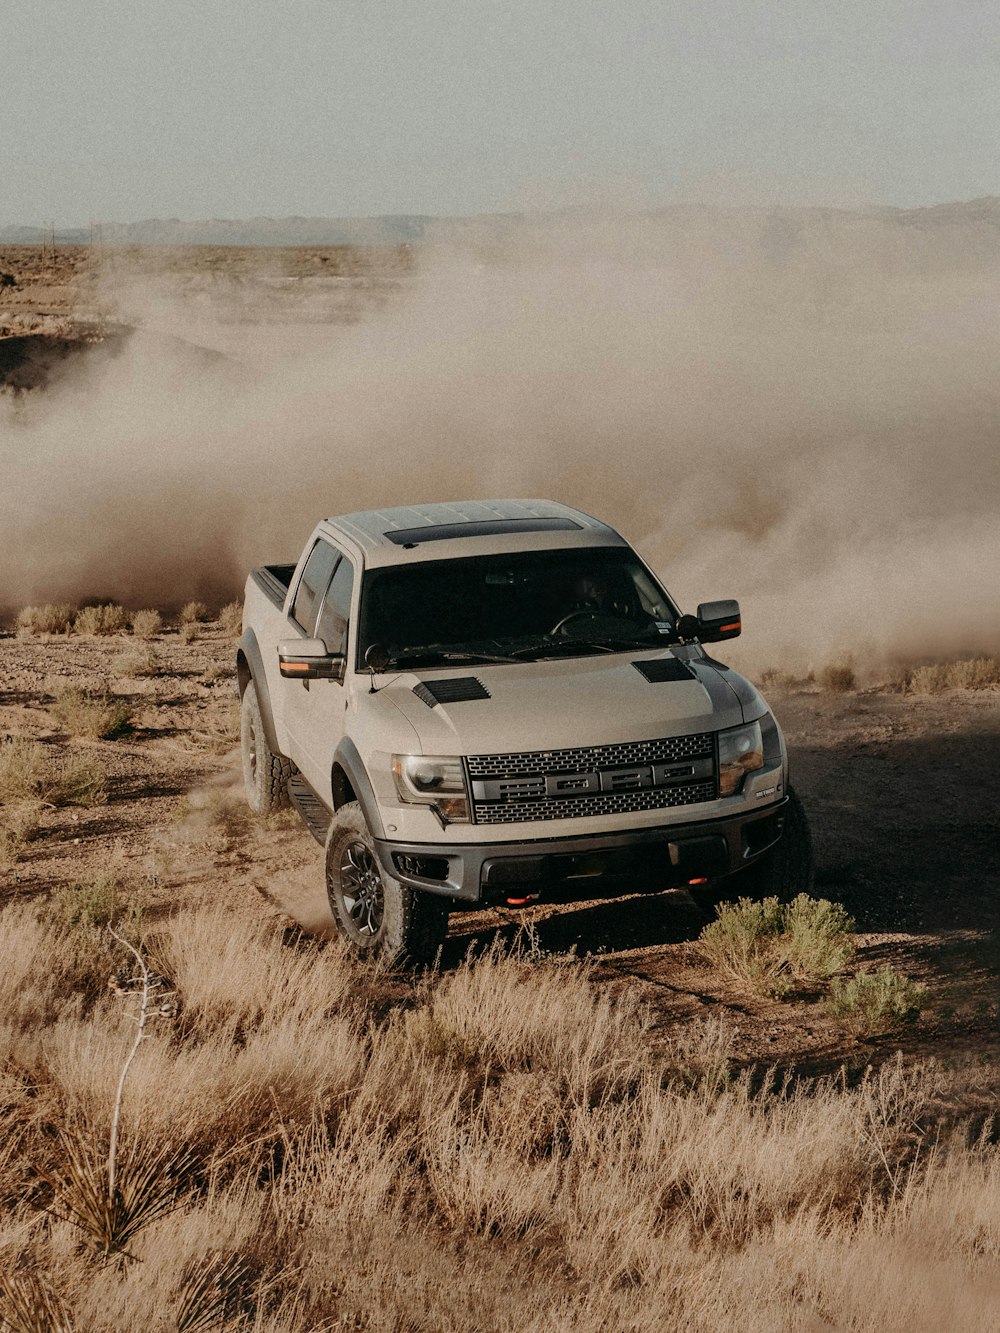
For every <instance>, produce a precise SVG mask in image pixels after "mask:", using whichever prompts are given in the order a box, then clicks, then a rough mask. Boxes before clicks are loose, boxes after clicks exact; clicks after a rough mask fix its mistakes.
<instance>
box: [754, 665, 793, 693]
mask: <svg viewBox="0 0 1000 1333" xmlns="http://www.w3.org/2000/svg"><path fill="white" fill-rule="evenodd" d="M760 683H761V684H762V685H763V686H764V688H765V689H775V690H792V689H794V688H795V686H796V685H797V684H798V683H799V682H798V678H797V677H796V676H793V675H792V673H791V672H790V671H782V670H781V668H780V667H768V668H767V670H766V671H762V672H761V673H760Z"/></svg>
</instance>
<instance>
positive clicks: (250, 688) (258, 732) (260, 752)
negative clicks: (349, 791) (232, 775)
mask: <svg viewBox="0 0 1000 1333" xmlns="http://www.w3.org/2000/svg"><path fill="white" fill-rule="evenodd" d="M240 751H241V753H242V756H243V785H244V787H245V789H246V795H247V805H249V807H250V809H251V810H252V811H253V812H254V814H255V815H269V814H271V813H272V811H274V810H283V809H284V808H285V807H286V806H287V805H289V804H290V800H289V796H288V779H289V778H290V777H291V776H292V775H293V774H294V772H295V765H294V764H293V763H292V761H291V760H290V759H286V758H285V756H284V755H281V754H275V753H274V751H273V750H272V749H271V747H270V746H269V745H268V743H267V736H266V735H265V734H264V719H263V718H262V717H261V712H260V703H259V701H258V699H257V691H256V689H255V688H254V683H253V681H252V680H251V681H250V682H249V684H248V685H247V687H246V689H245V690H244V691H243V698H242V699H241V700H240Z"/></svg>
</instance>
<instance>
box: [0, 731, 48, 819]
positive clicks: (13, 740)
mask: <svg viewBox="0 0 1000 1333" xmlns="http://www.w3.org/2000/svg"><path fill="white" fill-rule="evenodd" d="M44 769H45V747H44V745H40V744H39V742H38V741H32V740H29V739H28V738H27V736H7V737H6V738H5V739H4V740H2V741H0V804H6V803H7V802H9V801H23V800H25V799H27V798H28V797H31V796H34V795H35V793H36V792H37V791H38V787H39V785H40V783H41V780H42V773H43V772H44Z"/></svg>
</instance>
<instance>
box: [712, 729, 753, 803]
mask: <svg viewBox="0 0 1000 1333" xmlns="http://www.w3.org/2000/svg"><path fill="white" fill-rule="evenodd" d="M763 767H764V742H763V741H762V740H761V735H760V723H759V722H747V723H746V724H745V725H744V726H742V727H730V729H729V730H728V731H720V732H719V794H720V795H721V796H732V794H733V793H734V792H737V791H739V789H740V787H741V786H742V785H743V779H744V777H746V775H747V773H753V772H755V771H756V770H757V769H758V768H763Z"/></svg>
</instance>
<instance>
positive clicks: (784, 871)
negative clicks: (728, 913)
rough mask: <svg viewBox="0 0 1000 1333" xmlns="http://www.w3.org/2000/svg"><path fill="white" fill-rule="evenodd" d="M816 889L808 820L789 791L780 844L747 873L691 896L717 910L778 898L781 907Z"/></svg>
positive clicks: (744, 872) (704, 905)
mask: <svg viewBox="0 0 1000 1333" xmlns="http://www.w3.org/2000/svg"><path fill="white" fill-rule="evenodd" d="M814 886H815V866H814V864H813V849H812V834H811V833H810V832H809V820H808V818H807V817H806V812H805V810H803V808H802V802H801V801H800V800H799V798H798V795H797V794H796V792H795V791H794V790H793V789H792V788H791V787H789V789H788V804H787V805H786V806H785V827H784V829H783V831H782V834H781V838H780V839H779V841H778V842H776V843H775V845H774V846H773V847H771V848H770V849H769V850H768V851H766V852H765V853H764V855H763V856H761V857H759V858H758V859H757V860H756V861H755V862H754V863H753V865H750V866H747V868H746V869H745V870H739V871H737V872H736V874H735V875H727V876H726V877H725V878H724V879H717V880H713V881H712V882H711V883H710V884H706V885H705V886H704V888H699V889H695V890H692V894H693V896H694V899H695V901H696V902H697V903H698V904H699V905H700V906H703V907H706V908H714V907H718V905H719V904H720V903H727V902H735V901H736V900H737V898H752V899H753V900H754V901H755V902H760V901H761V899H763V898H777V900H778V901H779V902H780V903H790V902H791V901H792V899H793V898H794V897H796V896H797V895H798V894H800V893H808V894H812V891H813V888H814Z"/></svg>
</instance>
